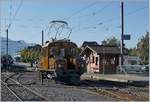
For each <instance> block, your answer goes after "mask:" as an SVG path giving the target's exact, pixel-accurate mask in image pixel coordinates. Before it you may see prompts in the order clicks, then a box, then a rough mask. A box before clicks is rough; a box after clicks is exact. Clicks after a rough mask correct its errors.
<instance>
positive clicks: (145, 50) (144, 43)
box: [136, 32, 149, 64]
mask: <svg viewBox="0 0 150 102" xmlns="http://www.w3.org/2000/svg"><path fill="white" fill-rule="evenodd" d="M136 52H137V55H138V56H139V57H140V58H141V60H142V64H148V63H149V32H146V35H145V36H142V38H141V39H140V41H139V42H138V44H137V49H136Z"/></svg>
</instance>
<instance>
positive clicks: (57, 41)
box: [42, 40, 77, 47]
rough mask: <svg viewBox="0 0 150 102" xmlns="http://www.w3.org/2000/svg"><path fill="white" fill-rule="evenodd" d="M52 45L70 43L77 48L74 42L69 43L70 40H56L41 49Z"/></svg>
mask: <svg viewBox="0 0 150 102" xmlns="http://www.w3.org/2000/svg"><path fill="white" fill-rule="evenodd" d="M53 43H61V44H62V43H70V44H72V45H74V46H75V47H77V45H76V44H75V43H74V42H70V40H56V41H53V42H48V43H46V44H45V45H44V46H42V47H47V46H49V45H50V44H53Z"/></svg>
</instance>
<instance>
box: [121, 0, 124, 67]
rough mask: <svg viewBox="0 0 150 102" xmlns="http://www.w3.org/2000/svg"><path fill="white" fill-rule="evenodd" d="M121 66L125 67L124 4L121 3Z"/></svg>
mask: <svg viewBox="0 0 150 102" xmlns="http://www.w3.org/2000/svg"><path fill="white" fill-rule="evenodd" d="M121 25H122V26H121V66H122V65H123V54H124V41H123V35H124V3H123V1H121Z"/></svg>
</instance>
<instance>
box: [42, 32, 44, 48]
mask: <svg viewBox="0 0 150 102" xmlns="http://www.w3.org/2000/svg"><path fill="white" fill-rule="evenodd" d="M43 45H44V31H43V30H42V46H43Z"/></svg>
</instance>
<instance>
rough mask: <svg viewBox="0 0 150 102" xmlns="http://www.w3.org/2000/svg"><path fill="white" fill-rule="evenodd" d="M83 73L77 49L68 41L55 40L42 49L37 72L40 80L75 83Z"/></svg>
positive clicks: (83, 65) (82, 62)
mask: <svg viewBox="0 0 150 102" xmlns="http://www.w3.org/2000/svg"><path fill="white" fill-rule="evenodd" d="M84 71H85V62H84V61H83V60H82V59H81V58H80V56H79V52H78V47H77V45H76V44H75V43H73V42H70V41H68V40H57V41H53V42H50V43H47V44H46V45H45V46H43V47H42V57H41V60H40V63H39V72H40V76H41V78H42V79H44V78H48V79H49V78H50V79H52V78H56V79H59V80H62V79H63V80H64V79H65V80H67V81H76V80H80V76H81V75H82V74H83V73H84Z"/></svg>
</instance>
